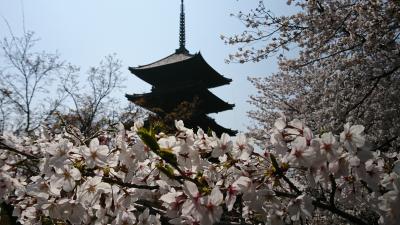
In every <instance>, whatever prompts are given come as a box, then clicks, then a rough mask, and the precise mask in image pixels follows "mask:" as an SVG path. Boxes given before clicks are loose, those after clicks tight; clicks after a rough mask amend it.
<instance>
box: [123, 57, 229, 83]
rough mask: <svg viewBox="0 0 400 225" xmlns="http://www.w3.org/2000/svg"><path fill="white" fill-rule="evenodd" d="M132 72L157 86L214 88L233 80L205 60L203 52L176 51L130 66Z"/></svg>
mask: <svg viewBox="0 0 400 225" xmlns="http://www.w3.org/2000/svg"><path fill="white" fill-rule="evenodd" d="M129 70H130V71H131V73H133V74H135V75H136V76H138V77H139V78H140V79H142V80H144V81H146V82H147V83H149V84H151V85H152V86H153V87H157V88H171V85H172V86H181V85H184V86H185V85H187V84H198V85H201V86H203V87H204V88H213V87H218V86H221V85H225V84H229V83H230V82H231V81H232V80H231V79H228V78H225V77H224V76H222V75H220V74H219V73H218V72H217V71H215V70H214V69H213V68H212V67H211V66H210V65H208V63H207V62H206V61H205V60H204V58H203V56H202V55H201V53H197V54H194V55H192V54H189V53H185V52H183V53H180V52H177V53H174V54H171V55H169V56H167V57H165V58H163V59H161V60H158V61H156V62H153V63H150V64H147V65H144V66H138V67H129Z"/></svg>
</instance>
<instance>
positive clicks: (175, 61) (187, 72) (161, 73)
mask: <svg viewBox="0 0 400 225" xmlns="http://www.w3.org/2000/svg"><path fill="white" fill-rule="evenodd" d="M129 70H130V72H131V73H133V74H134V75H136V76H137V77H139V78H140V79H142V80H143V81H145V82H147V83H149V84H151V85H152V90H151V92H150V93H146V94H133V95H128V94H127V95H126V97H127V98H128V100H129V101H131V102H133V103H135V104H137V105H139V106H141V107H143V108H146V109H148V110H150V111H152V112H154V113H156V114H160V113H163V114H168V113H170V112H173V111H174V110H176V109H177V107H178V106H179V105H180V104H181V103H182V102H193V101H196V103H195V104H194V108H193V109H192V112H191V114H190V116H189V117H188V118H186V119H184V123H185V126H187V127H193V128H197V127H201V128H202V129H203V130H205V131H207V130H209V129H211V130H212V131H214V132H216V133H217V134H218V135H220V134H222V133H228V134H230V135H235V134H236V131H233V130H231V129H227V128H224V127H222V126H220V125H218V124H217V123H216V122H215V120H214V119H212V118H210V117H209V116H207V114H209V113H218V112H221V111H225V110H230V109H233V107H234V105H233V104H228V103H227V102H225V101H223V100H221V99H220V98H218V97H217V96H215V95H214V94H213V93H211V92H210V91H209V90H208V89H209V88H214V87H218V86H221V85H226V84H229V83H230V82H231V81H232V80H231V79H228V78H225V77H224V76H222V75H220V74H219V73H218V72H217V71H215V70H214V69H213V68H212V67H211V66H210V65H208V64H207V62H206V61H205V60H204V58H203V56H202V55H201V54H200V53H196V54H190V53H189V51H188V50H187V49H186V48H185V14H184V5H183V0H181V14H180V33H179V48H178V49H176V51H175V53H173V54H171V55H169V56H167V57H165V58H163V59H160V60H158V61H156V62H153V63H150V64H147V65H143V66H138V67H129ZM175 119H181V118H175Z"/></svg>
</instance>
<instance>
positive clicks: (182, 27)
mask: <svg viewBox="0 0 400 225" xmlns="http://www.w3.org/2000/svg"><path fill="white" fill-rule="evenodd" d="M185 44H186V32H185V6H184V4H183V0H181V14H180V21H179V48H178V49H177V50H176V53H189V51H188V50H187V49H186V47H185Z"/></svg>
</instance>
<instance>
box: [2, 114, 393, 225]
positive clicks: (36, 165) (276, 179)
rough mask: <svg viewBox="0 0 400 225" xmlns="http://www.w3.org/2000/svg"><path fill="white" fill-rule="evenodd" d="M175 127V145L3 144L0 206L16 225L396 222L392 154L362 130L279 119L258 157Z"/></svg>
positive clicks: (149, 139) (228, 141)
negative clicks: (374, 145) (319, 128)
mask: <svg viewBox="0 0 400 225" xmlns="http://www.w3.org/2000/svg"><path fill="white" fill-rule="evenodd" d="M175 125H176V128H177V132H176V134H175V135H166V134H164V133H158V134H156V133H155V132H154V131H153V130H152V129H145V128H143V127H142V126H143V124H142V123H141V122H137V123H135V126H134V127H133V128H132V129H131V130H128V131H127V130H125V129H124V128H123V126H122V125H120V126H118V127H116V129H115V130H112V131H104V132H103V133H101V134H100V135H99V136H98V137H94V138H91V139H84V138H82V136H79V135H74V134H73V133H71V131H68V132H65V133H62V134H57V135H55V134H47V133H46V132H42V133H41V134H40V135H38V136H37V137H36V138H29V137H17V136H14V135H5V136H3V137H2V139H1V142H0V148H1V152H0V202H5V203H7V204H9V205H12V206H13V207H14V211H13V216H15V217H17V219H18V221H19V222H20V223H21V224H24V225H36V224H73V225H79V224H96V225H103V224H104V225H106V224H112V225H119V224H121V225H122V224H154V225H156V224H201V225H206V224H228V223H229V224H287V223H294V224H297V223H299V224H300V223H304V221H308V222H309V223H311V222H312V221H313V220H315V218H317V217H318V218H320V217H326V218H334V219H339V220H342V221H348V222H353V223H356V224H370V223H372V222H373V221H375V222H377V221H378V220H379V223H381V224H396V222H397V221H398V220H399V218H400V212H399V211H398V210H396V208H397V207H398V206H399V204H400V194H399V193H400V177H399V176H400V160H399V159H400V155H399V154H394V153H391V154H385V153H382V152H379V149H371V147H370V146H368V144H367V141H366V140H365V137H364V134H363V130H364V128H363V126H360V125H350V124H346V125H345V126H344V131H343V132H342V133H340V135H335V134H332V133H322V134H314V133H313V132H312V131H311V129H309V128H308V127H307V126H306V125H305V123H304V122H302V121H299V120H293V121H290V122H288V121H286V118H284V117H282V118H279V119H278V120H276V122H275V126H274V128H273V129H272V130H271V131H270V133H271V141H270V142H271V145H270V146H267V148H266V149H264V150H260V149H257V148H254V147H253V144H252V140H251V139H249V138H247V137H246V136H245V135H244V134H239V135H237V136H236V137H230V136H229V135H227V134H222V135H221V137H217V135H215V133H205V132H204V131H203V130H202V129H198V130H197V132H194V131H193V130H192V129H188V128H186V127H185V126H184V124H183V122H182V121H176V124H175ZM349 200H351V201H349ZM350 202H351V203H350ZM367 205H368V207H365V208H363V207H360V206H367ZM365 213H369V214H368V215H370V217H367V216H363V215H366V214H365ZM371 221H372V222H371Z"/></svg>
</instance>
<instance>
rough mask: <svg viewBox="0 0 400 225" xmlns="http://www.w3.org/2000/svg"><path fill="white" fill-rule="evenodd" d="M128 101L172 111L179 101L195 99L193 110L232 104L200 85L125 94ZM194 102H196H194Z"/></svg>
mask: <svg viewBox="0 0 400 225" xmlns="http://www.w3.org/2000/svg"><path fill="white" fill-rule="evenodd" d="M126 97H127V98H128V100H129V101H131V102H133V103H135V104H137V105H139V106H142V107H144V108H146V109H148V110H150V111H153V110H152V109H157V108H159V109H162V110H163V111H165V112H172V111H173V110H174V109H175V108H176V107H177V106H178V105H179V104H180V103H182V102H185V101H186V102H189V103H193V102H196V101H197V105H195V112H194V113H196V114H198V113H204V114H208V113H217V112H221V111H225V110H229V109H233V107H234V106H235V105H234V104H229V103H227V102H225V101H223V100H221V99H220V98H218V97H217V96H216V95H214V94H213V93H212V92H210V91H209V90H208V89H204V88H201V87H193V86H187V87H176V88H175V89H153V91H152V92H151V93H145V94H133V95H128V94H127V95H126ZM195 104H196V103H195Z"/></svg>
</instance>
